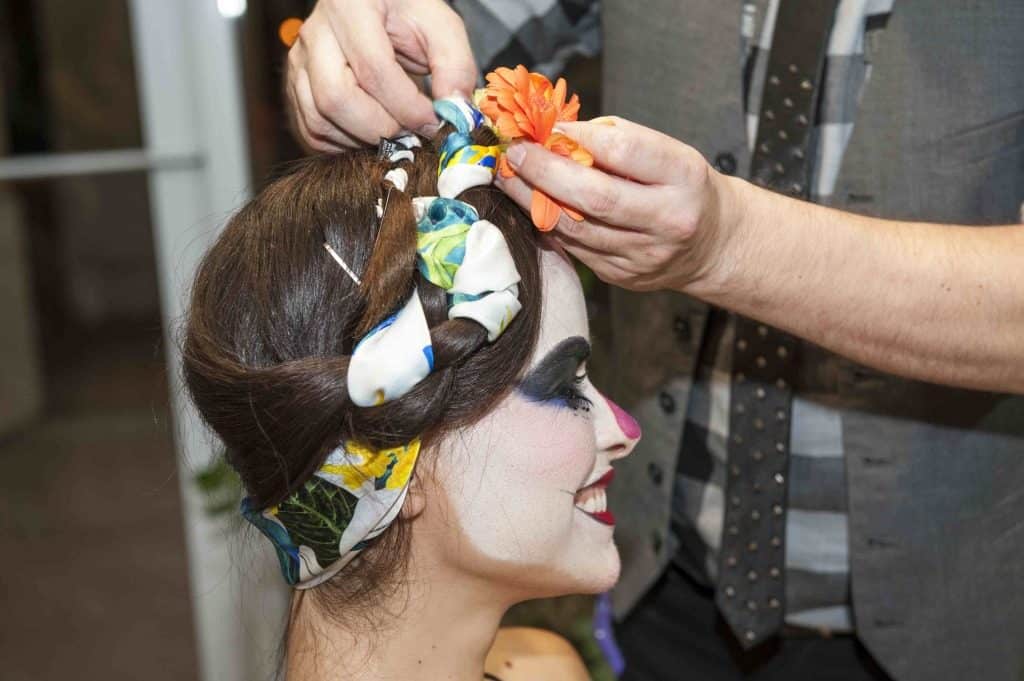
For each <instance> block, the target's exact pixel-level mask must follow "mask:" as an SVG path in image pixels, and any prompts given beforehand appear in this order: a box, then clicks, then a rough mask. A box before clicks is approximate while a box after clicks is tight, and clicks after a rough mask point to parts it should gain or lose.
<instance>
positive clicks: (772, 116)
mask: <svg viewBox="0 0 1024 681" xmlns="http://www.w3.org/2000/svg"><path fill="white" fill-rule="evenodd" d="M764 117H765V119H766V120H769V121H774V120H775V112H774V111H772V110H771V109H765V110H764Z"/></svg>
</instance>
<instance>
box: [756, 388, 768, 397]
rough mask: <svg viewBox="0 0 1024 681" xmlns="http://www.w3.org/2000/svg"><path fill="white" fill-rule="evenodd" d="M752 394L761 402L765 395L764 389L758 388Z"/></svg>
mask: <svg viewBox="0 0 1024 681" xmlns="http://www.w3.org/2000/svg"><path fill="white" fill-rule="evenodd" d="M754 394H755V395H757V399H759V400H763V399H764V397H765V395H766V394H767V393H765V391H764V388H758V389H757V390H755V391H754Z"/></svg>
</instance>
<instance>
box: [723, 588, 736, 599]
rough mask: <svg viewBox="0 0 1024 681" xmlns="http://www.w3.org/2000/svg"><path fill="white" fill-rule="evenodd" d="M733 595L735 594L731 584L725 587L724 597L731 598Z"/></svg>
mask: <svg viewBox="0 0 1024 681" xmlns="http://www.w3.org/2000/svg"><path fill="white" fill-rule="evenodd" d="M735 595H736V589H734V588H732V587H731V586H727V587H725V596H726V598H732V597H733V596H735Z"/></svg>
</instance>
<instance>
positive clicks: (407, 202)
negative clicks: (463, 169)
mask: <svg viewBox="0 0 1024 681" xmlns="http://www.w3.org/2000/svg"><path fill="white" fill-rule="evenodd" d="M449 132H451V128H450V127H449V126H448V125H445V126H443V127H442V129H441V130H440V131H439V132H438V134H437V136H436V137H435V138H434V139H433V140H425V141H424V145H423V147H422V148H421V149H418V150H417V153H416V154H415V158H414V160H413V161H403V162H402V163H401V166H400V167H402V168H403V169H404V170H406V172H407V173H408V176H409V181H408V185H407V189H406V191H404V192H403V191H400V190H399V189H398V188H396V187H394V186H393V185H392V184H391V183H390V182H389V181H386V180H385V179H384V175H385V174H386V172H387V171H388V170H389V169H390V168H391V167H392V166H390V165H389V164H388V163H387V162H386V161H382V160H379V159H378V158H377V156H376V154H375V153H374V152H373V151H371V150H360V151H354V152H350V153H345V154H339V155H330V156H317V157H312V158H307V159H304V160H302V161H299V162H297V163H295V164H294V165H292V166H291V167H289V168H288V169H287V170H286V171H285V172H284V173H283V174H282V175H281V176H280V177H278V178H276V179H274V180H273V181H272V182H270V183H269V184H268V185H267V186H266V187H265V188H264V189H263V190H262V191H260V193H259V194H258V195H257V196H256V197H255V198H253V199H252V200H251V201H250V202H249V203H248V204H247V205H245V206H244V207H243V208H242V209H241V210H239V211H238V213H237V214H235V215H234V217H233V218H232V219H231V220H230V221H229V223H228V225H227V226H226V228H225V229H224V231H223V232H222V233H221V234H220V236H219V238H218V239H217V240H216V242H215V243H214V244H213V246H212V247H211V248H210V250H209V251H208V253H207V254H206V256H205V257H204V259H203V261H202V263H201V264H200V266H199V269H198V272H197V275H196V278H195V281H194V285H193V289H192V295H191V301H190V305H189V309H188V314H187V319H186V322H185V327H184V338H183V347H182V355H183V372H184V378H185V384H186V386H187V388H188V391H189V393H190V395H191V397H192V400H193V401H194V402H195V404H196V406H197V407H198V410H199V413H200V414H201V416H202V418H203V420H204V421H205V423H206V424H207V425H208V426H209V427H210V428H211V429H212V430H213V431H214V432H215V433H216V434H217V436H218V437H219V438H220V440H221V442H222V443H223V445H224V450H225V456H226V459H227V462H228V463H229V464H230V465H231V466H232V467H233V468H234V470H235V471H237V473H238V474H239V476H240V477H241V480H242V483H243V485H244V487H245V489H246V492H247V494H248V495H249V497H250V498H251V499H252V500H253V503H254V505H255V506H257V507H259V508H264V507H269V506H272V505H274V504H278V503H280V502H281V501H282V500H284V499H285V498H287V497H288V496H289V495H290V494H292V493H293V492H295V491H296V490H297V489H298V488H299V487H301V486H302V485H303V484H304V483H305V482H306V481H307V480H308V479H309V478H310V477H311V476H312V475H313V474H314V472H315V471H316V470H317V469H318V468H319V467H320V466H321V464H322V463H323V461H324V459H325V457H326V456H327V455H328V454H329V453H330V452H331V451H332V450H334V449H335V448H337V447H338V446H339V444H340V443H341V442H342V441H343V440H354V441H357V442H360V443H363V444H365V445H367V446H370V447H373V448H385V447H396V446H399V445H402V444H404V443H407V442H409V441H410V440H412V439H413V438H415V437H417V436H418V437H421V438H422V441H423V443H424V446H425V447H429V445H430V444H431V443H434V442H437V441H439V439H440V438H442V437H443V436H444V435H445V434H446V433H449V432H451V431H452V430H454V429H456V428H460V427H464V426H467V425H470V424H472V423H474V422H475V421H477V420H478V419H480V418H482V417H483V416H484V415H486V414H487V413H489V412H490V411H491V410H492V409H493V408H494V406H495V405H496V403H497V402H498V401H499V400H500V399H501V398H502V397H504V396H505V395H506V394H507V393H508V391H509V390H510V389H511V387H512V386H514V385H515V383H516V379H517V378H518V376H519V375H520V374H521V373H522V371H523V369H524V367H525V365H526V362H527V361H528V359H529V357H530V354H531V352H532V350H533V348H534V346H535V344H536V339H537V333H538V326H539V320H540V304H541V281H540V276H541V275H540V264H539V255H538V248H537V243H536V240H535V232H534V230H533V228H532V225H531V224H530V220H529V218H528V217H527V216H526V215H525V214H524V213H523V212H522V211H521V210H520V209H519V208H518V207H517V206H516V205H515V204H514V203H513V202H512V201H511V200H510V199H509V198H507V197H506V196H505V195H504V194H502V193H501V192H500V191H498V190H497V189H494V188H493V187H490V186H485V187H475V188H472V189H469V190H467V191H466V192H464V194H463V195H461V196H460V198H461V199H463V200H465V201H467V202H468V203H471V204H472V205H473V206H474V207H475V208H476V209H477V211H478V212H479V214H480V217H481V218H482V219H486V220H489V221H491V222H493V223H494V224H495V225H496V226H498V228H499V229H501V231H502V233H503V234H504V236H505V239H506V241H507V243H508V246H509V250H510V252H511V254H512V257H513V259H514V260H515V264H516V267H517V269H518V271H519V273H520V276H521V282H520V285H519V290H520V293H519V300H520V302H521V304H522V310H521V311H520V313H519V315H518V316H517V317H516V319H515V320H514V321H513V323H512V324H511V325H510V326H509V328H508V329H507V330H506V331H505V332H504V333H503V334H502V335H501V336H500V337H499V338H498V339H497V340H496V341H495V342H493V343H488V342H487V331H486V330H485V329H484V327H482V326H481V325H479V324H478V323H477V322H475V321H473V320H470V319H461V318H457V319H452V320H449V319H448V317H447V310H448V306H447V301H446V297H445V296H446V294H445V291H444V290H443V289H440V288H438V287H437V286H434V285H433V284H432V283H430V282H429V281H427V280H426V279H425V278H424V277H422V276H421V275H420V274H419V272H418V270H417V268H416V266H415V258H416V220H415V217H414V211H413V205H412V198H413V197H415V196H433V195H436V194H437V169H438V162H439V147H440V144H441V142H442V141H443V140H444V139H445V138H446V136H447V135H448V133H449ZM473 138H474V143H477V144H485V145H489V144H495V143H496V142H497V140H496V139H495V137H494V135H493V133H491V132H490V131H489V130H487V129H485V128H481V129H478V130H475V131H474V132H473ZM378 200H380V201H381V203H382V204H383V203H386V210H385V212H384V215H383V217H382V218H378V217H377V213H376V205H377V202H378ZM324 243H328V244H330V245H331V247H332V248H333V249H334V250H335V251H336V252H337V253H338V254H339V255H340V256H341V258H342V259H344V261H345V262H346V263H348V265H349V266H350V267H351V268H352V269H353V270H354V271H355V272H357V273H360V277H361V281H362V283H361V285H356V283H355V282H354V281H353V280H352V279H351V278H350V277H349V276H348V275H346V273H345V272H344V271H343V270H342V268H340V267H339V266H338V264H337V263H335V262H334V261H333V260H332V259H331V257H330V256H329V255H328V254H327V253H326V252H325V251H324ZM413 287H416V288H417V289H418V290H419V294H420V297H421V299H422V301H423V307H424V311H425V313H426V317H427V323H428V325H429V326H430V335H431V342H432V345H433V350H434V369H433V371H432V372H431V373H430V374H429V375H428V376H427V378H425V379H424V380H422V381H421V382H420V383H419V384H417V385H416V386H415V387H414V388H413V389H412V390H410V391H409V392H408V393H406V394H405V395H403V396H402V397H400V398H397V399H395V400H393V401H390V402H386V403H384V404H381V405H379V406H373V407H358V406H356V405H354V404H353V403H352V401H351V400H350V399H349V395H348V390H347V386H346V376H347V371H348V364H349V360H350V356H351V354H352V351H353V348H354V347H355V345H356V343H357V342H358V341H359V340H360V339H361V338H362V336H363V335H364V334H365V333H366V332H367V331H368V330H369V329H371V328H373V327H374V326H375V325H377V324H378V323H379V322H380V321H381V320H383V319H384V318H385V317H387V316H388V315H389V314H391V313H392V312H394V311H395V310H396V309H397V308H399V307H400V306H401V305H402V303H403V302H404V301H405V300H407V299H408V297H409V295H410V294H411V292H412V290H413ZM401 525H402V522H397V523H395V526H392V527H391V528H389V529H388V531H387V532H385V534H384V535H382V537H381V538H379V539H378V541H377V544H378V545H377V546H374V547H371V548H370V549H368V550H367V551H366V552H364V554H363V556H362V557H361V559H360V560H361V562H363V563H367V562H369V563H381V562H386V563H389V564H393V565H394V566H396V567H398V566H399V564H400V563H401V561H402V558H401V557H402V555H404V554H403V551H402V546H401V544H402V542H401V535H402V532H403V530H402V528H401V527H400V526H401ZM388 535H391V538H390V539H388ZM381 567H386V566H381V565H379V564H378V565H375V567H374V568H373V569H369V570H365V571H364V570H360V567H359V566H358V565H353V567H352V568H351V569H348V570H346V572H345V579H344V580H332V581H334V582H342V581H344V582H345V586H344V587H338V588H345V589H347V590H348V592H347V593H346V595H345V599H346V601H347V602H348V603H349V604H351V603H353V601H355V600H358V596H359V594H360V593H362V594H364V595H366V594H369V593H371V592H372V591H373V590H374V588H375V587H376V586H377V584H376V583H375V582H374V581H373V580H368V579H366V580H361V579H360V572H366V573H373V574H375V575H377V576H379V575H381V574H387V573H388V572H393V571H389V570H387V569H384V570H381V569H380V568H381Z"/></svg>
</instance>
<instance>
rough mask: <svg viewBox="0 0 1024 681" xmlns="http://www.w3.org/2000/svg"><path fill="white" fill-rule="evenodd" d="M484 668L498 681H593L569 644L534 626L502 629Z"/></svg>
mask: <svg viewBox="0 0 1024 681" xmlns="http://www.w3.org/2000/svg"><path fill="white" fill-rule="evenodd" d="M484 669H485V671H486V672H487V674H488V677H487V678H489V679H496V680H497V681H527V680H528V681H556V680H557V681H590V675H589V674H588V673H587V668H586V666H584V664H583V660H582V659H581V658H580V656H579V653H577V652H576V649H575V648H573V646H572V644H571V643H569V641H567V640H566V639H565V638H563V637H562V636H559V635H558V634H556V633H554V632H553V631H546V630H544V629H534V628H533V627H503V628H501V629H499V630H498V635H497V636H496V637H495V639H494V644H493V645H492V646H491V650H490V652H488V654H487V662H486V664H485V665H484Z"/></svg>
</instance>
